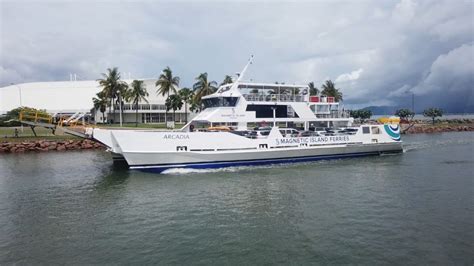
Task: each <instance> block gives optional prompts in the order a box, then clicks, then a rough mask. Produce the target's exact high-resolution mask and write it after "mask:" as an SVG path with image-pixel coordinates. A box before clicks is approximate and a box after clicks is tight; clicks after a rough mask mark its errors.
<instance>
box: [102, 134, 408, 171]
mask: <svg viewBox="0 0 474 266" xmlns="http://www.w3.org/2000/svg"><path fill="white" fill-rule="evenodd" d="M370 127H371V128H374V127H377V128H378V130H377V134H364V133H362V132H361V130H359V132H357V134H354V135H345V136H318V137H288V138H287V137H283V136H282V135H281V134H280V131H279V130H278V129H277V128H275V129H274V130H272V131H271V132H270V135H269V136H268V137H266V138H262V139H251V138H247V137H244V136H240V135H237V134H233V133H229V132H158V131H131V130H101V129H96V130H95V131H94V138H96V139H97V140H99V141H101V142H102V143H106V145H107V146H109V149H110V151H111V152H112V155H113V159H114V161H115V162H124V161H125V162H126V163H127V165H128V167H129V168H131V169H141V170H149V171H156V172H161V171H163V170H166V169H169V168H216V167H227V166H238V165H255V164H275V163H288V162H300V161H314V160H322V159H334V158H347V157H360V156H369V155H379V154H383V153H395V152H401V151H402V143H401V141H400V135H399V128H398V126H397V127H396V128H390V127H388V126H383V125H379V126H370Z"/></svg>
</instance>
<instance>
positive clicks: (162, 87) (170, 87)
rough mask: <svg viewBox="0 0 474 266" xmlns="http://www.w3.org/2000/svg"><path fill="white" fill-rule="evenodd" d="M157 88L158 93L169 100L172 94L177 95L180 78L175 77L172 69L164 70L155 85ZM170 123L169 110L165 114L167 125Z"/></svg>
mask: <svg viewBox="0 0 474 266" xmlns="http://www.w3.org/2000/svg"><path fill="white" fill-rule="evenodd" d="M155 86H156V87H157V88H158V90H157V93H158V94H161V95H162V96H165V95H166V96H167V98H169V96H170V92H172V93H173V94H176V91H177V89H178V87H179V77H178V76H175V77H174V76H173V71H171V69H170V67H166V68H165V69H163V72H162V73H161V74H160V77H159V78H158V80H157V81H156V83H155ZM167 121H168V109H167V110H166V114H165V123H166V122H167Z"/></svg>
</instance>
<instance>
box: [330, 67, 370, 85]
mask: <svg viewBox="0 0 474 266" xmlns="http://www.w3.org/2000/svg"><path fill="white" fill-rule="evenodd" d="M363 71H364V69H362V68H359V69H357V70H354V71H352V72H351V73H345V74H342V75H339V76H338V77H337V78H336V82H347V81H354V80H358V79H359V78H360V74H362V72H363Z"/></svg>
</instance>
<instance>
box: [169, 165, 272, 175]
mask: <svg viewBox="0 0 474 266" xmlns="http://www.w3.org/2000/svg"><path fill="white" fill-rule="evenodd" d="M255 168H265V166H232V167H222V168H206V169H195V168H170V169H166V170H164V171H163V172H161V174H164V175H186V174H209V173H223V172H228V173H233V172H238V171H243V170H248V169H255Z"/></svg>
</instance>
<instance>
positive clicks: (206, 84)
mask: <svg viewBox="0 0 474 266" xmlns="http://www.w3.org/2000/svg"><path fill="white" fill-rule="evenodd" d="M196 80H197V81H196V83H194V85H193V90H194V99H195V101H196V103H198V104H199V106H201V98H202V97H204V96H206V95H209V94H212V93H214V92H215V91H216V90H217V82H215V81H208V79H207V72H205V73H201V74H200V75H199V76H198V77H197V78H196Z"/></svg>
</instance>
